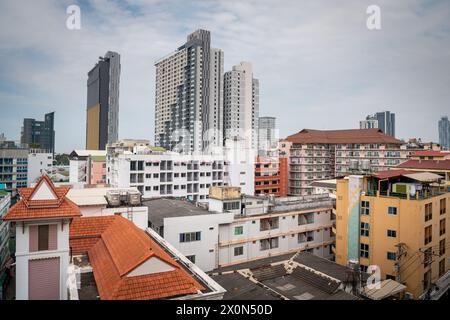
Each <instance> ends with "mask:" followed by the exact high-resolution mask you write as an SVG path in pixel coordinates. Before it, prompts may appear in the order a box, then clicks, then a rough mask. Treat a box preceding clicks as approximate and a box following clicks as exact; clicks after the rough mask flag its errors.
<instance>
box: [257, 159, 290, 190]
mask: <svg viewBox="0 0 450 320" xmlns="http://www.w3.org/2000/svg"><path fill="white" fill-rule="evenodd" d="M286 160H287V159H286V158H278V157H268V156H266V157H264V156H257V157H256V162H255V195H260V194H273V195H274V196H278V197H279V196H286V194H284V195H283V194H282V190H281V186H282V185H283V184H284V181H285V180H286V179H287V172H285V171H283V170H282V169H281V161H286ZM282 180H283V182H282Z"/></svg>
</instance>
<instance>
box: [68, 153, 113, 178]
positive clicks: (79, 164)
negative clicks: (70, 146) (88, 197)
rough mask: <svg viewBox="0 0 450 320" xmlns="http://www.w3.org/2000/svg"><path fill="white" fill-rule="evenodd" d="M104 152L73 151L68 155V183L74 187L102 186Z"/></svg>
mask: <svg viewBox="0 0 450 320" xmlns="http://www.w3.org/2000/svg"><path fill="white" fill-rule="evenodd" d="M105 162H106V151H105V150H73V151H72V152H71V153H70V162H69V182H70V183H72V184H74V185H80V186H81V185H86V184H87V185H96V184H104V183H105V178H106V177H104V174H105V171H106V169H105V168H104V165H105Z"/></svg>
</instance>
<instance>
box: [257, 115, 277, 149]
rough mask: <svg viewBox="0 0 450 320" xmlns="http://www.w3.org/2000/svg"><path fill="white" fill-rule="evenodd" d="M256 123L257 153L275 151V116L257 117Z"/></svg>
mask: <svg viewBox="0 0 450 320" xmlns="http://www.w3.org/2000/svg"><path fill="white" fill-rule="evenodd" d="M258 122H259V124H258V155H260V156H267V155H271V151H277V144H278V139H279V136H278V132H277V129H276V118H275V117H259V121H258Z"/></svg>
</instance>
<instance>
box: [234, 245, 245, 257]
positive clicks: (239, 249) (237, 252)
mask: <svg viewBox="0 0 450 320" xmlns="http://www.w3.org/2000/svg"><path fill="white" fill-rule="evenodd" d="M243 254H244V247H235V248H234V256H242V255H243Z"/></svg>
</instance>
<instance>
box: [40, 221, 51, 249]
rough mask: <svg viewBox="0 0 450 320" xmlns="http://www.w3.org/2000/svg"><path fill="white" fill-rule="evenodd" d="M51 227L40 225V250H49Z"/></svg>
mask: <svg viewBox="0 0 450 320" xmlns="http://www.w3.org/2000/svg"><path fill="white" fill-rule="evenodd" d="M48 240H49V228H48V225H40V226H38V251H44V250H48Z"/></svg>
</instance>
